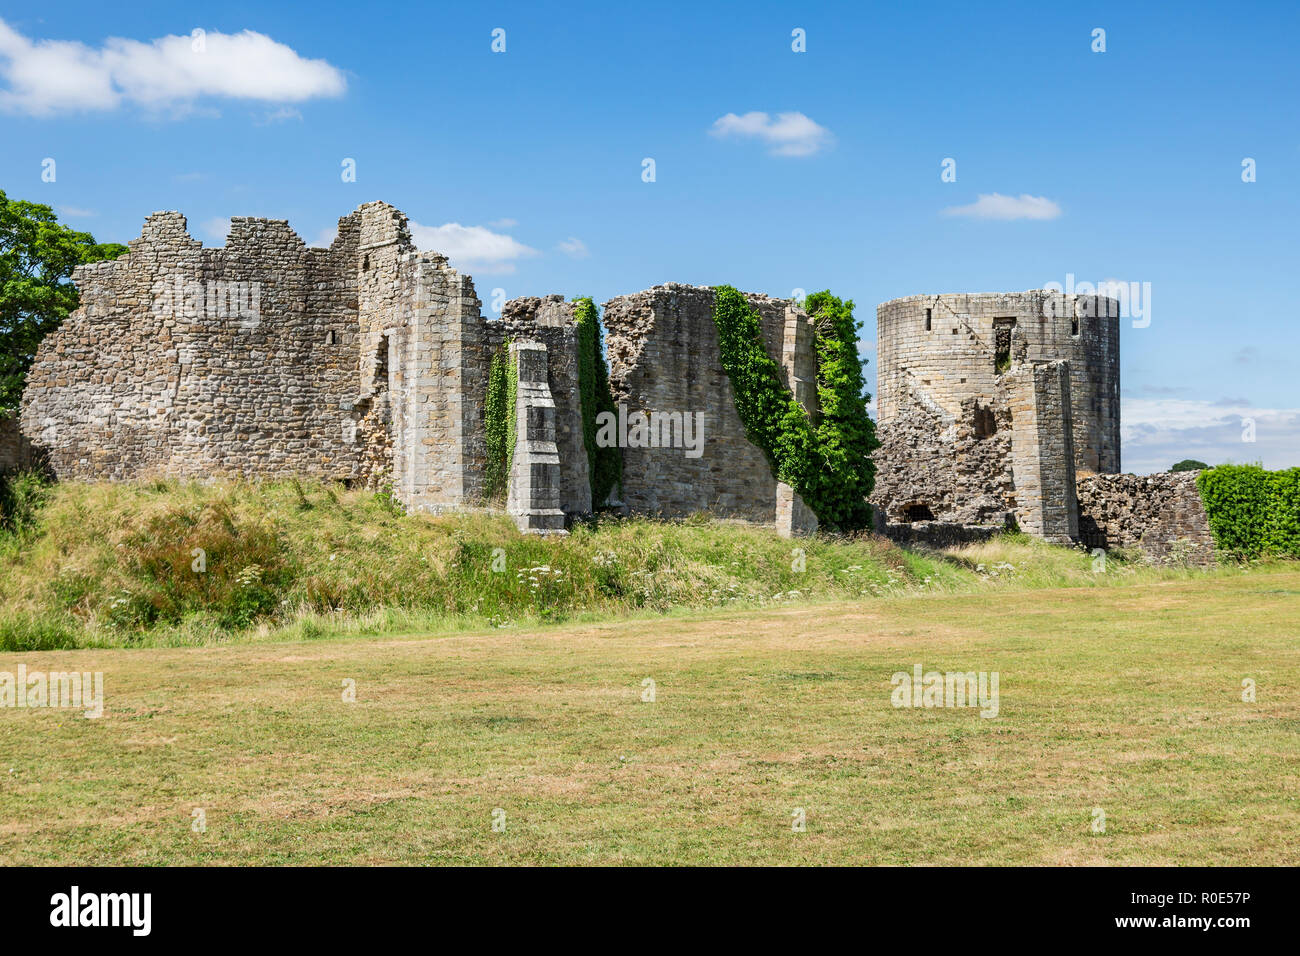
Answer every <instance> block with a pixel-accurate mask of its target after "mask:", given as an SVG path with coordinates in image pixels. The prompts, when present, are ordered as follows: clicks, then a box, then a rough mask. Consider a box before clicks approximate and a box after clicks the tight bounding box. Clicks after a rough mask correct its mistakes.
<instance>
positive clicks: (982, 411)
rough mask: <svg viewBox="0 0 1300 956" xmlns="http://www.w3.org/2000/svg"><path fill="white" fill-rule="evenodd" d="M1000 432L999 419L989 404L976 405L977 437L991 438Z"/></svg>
mask: <svg viewBox="0 0 1300 956" xmlns="http://www.w3.org/2000/svg"><path fill="white" fill-rule="evenodd" d="M997 433H998V421H997V419H996V418H995V417H994V415H993V409H992V408H991V407H990V406H988V405H976V406H975V437H976V438H991V437H993V436H994V435H996V434H997Z"/></svg>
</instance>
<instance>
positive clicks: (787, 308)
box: [0, 202, 816, 533]
mask: <svg viewBox="0 0 1300 956" xmlns="http://www.w3.org/2000/svg"><path fill="white" fill-rule="evenodd" d="M129 248H130V251H129V253H128V254H127V255H125V256H123V257H122V258H120V259H118V260H116V261H111V262H102V263H96V264H94V265H89V266H82V267H80V268H79V269H78V270H77V272H76V274H75V276H74V281H75V282H76V283H77V285H78V287H79V290H80V292H81V306H80V308H78V309H77V311H76V312H74V313H73V314H72V315H71V316H69V317H68V319H67V320H66V321H64V323H63V324H62V325H61V326H60V328H59V329H58V330H57V331H56V332H54V333H53V334H51V335H50V336H48V337H47V338H46V339H45V341H43V342H42V343H41V346H40V349H39V351H38V354H37V357H36V361H35V364H34V365H33V367H32V369H31V371H30V373H29V376H28V386H27V389H26V391H25V393H24V396H23V406H22V414H21V425H20V428H21V441H22V442H24V443H26V444H23V445H22V446H21V447H22V448H23V449H24V454H26V449H27V446H28V444H30V446H31V447H32V449H33V450H34V451H35V452H44V453H46V454H48V456H49V460H50V465H51V468H52V469H53V471H54V473H55V474H56V475H57V476H58V477H60V478H63V479H87V480H102V479H109V480H129V479H136V478H146V477H155V476H163V477H176V478H198V479H209V478H220V477H235V476H248V477H271V478H274V477H283V476H286V475H300V476H308V477H314V478H319V479H323V480H338V481H344V482H348V483H353V484H356V485H359V486H363V487H372V488H381V487H387V488H391V490H392V492H393V493H394V494H395V495H396V496H397V497H398V499H399V500H400V501H402V502H403V504H405V506H406V507H407V508H408V509H411V510H416V511H441V510H445V509H450V508H466V507H477V506H481V505H483V504H484V503H485V502H484V501H483V495H484V476H485V472H486V467H487V460H486V458H487V449H486V435H485V427H484V425H485V423H484V411H483V405H484V398H485V395H486V389H487V379H488V371H489V368H490V365H491V360H492V356H493V354H495V353H497V352H499V351H500V350H501V349H502V348H504V347H506V343H507V342H509V343H510V345H509V347H510V348H511V349H512V350H513V352H514V354H515V355H516V357H517V358H518V359H519V362H518V368H519V382H518V390H517V401H516V409H515V412H516V415H517V425H518V429H517V443H516V448H515V450H514V457H513V467H512V470H511V475H510V480H509V483H508V488H507V496H506V498H507V509H508V510H509V511H510V512H511V514H513V515H514V517H515V518H516V520H517V521H518V523H519V524H520V526H521V527H523V528H526V529H529V530H538V531H557V530H562V528H563V526H564V524H565V523H566V521H569V520H571V519H572V518H573V517H574V516H576V515H581V514H586V513H588V512H590V511H591V510H592V508H593V504H595V505H597V506H600V505H604V504H606V503H605V502H595V503H593V502H592V501H591V487H590V480H589V475H588V458H587V454H586V448H585V445H584V434H583V425H582V409H581V397H580V396H581V389H580V387H579V384H580V383H579V381H578V376H579V369H580V362H579V354H578V344H577V335H576V327H575V323H574V321H573V305H572V303H569V302H565V301H564V300H563V298H562V297H560V296H554V295H553V296H547V297H545V298H536V297H530V298H526V299H516V300H513V301H512V302H508V303H506V305H505V307H504V309H503V310H502V319H501V320H500V321H493V320H488V319H487V318H485V317H484V316H483V315H482V306H481V303H480V302H479V300H478V297H477V296H476V294H475V291H474V285H473V281H472V280H471V279H470V277H469V276H466V275H461V274H460V273H458V272H457V271H456V270H454V269H452V268H450V267H449V266H448V264H447V259H446V258H445V257H444V256H441V255H438V254H436V253H421V252H419V251H418V250H416V249H415V247H414V246H413V245H412V242H411V237H410V232H409V229H408V226H407V220H406V217H405V216H404V215H403V214H402V213H401V212H399V211H398V210H397V209H395V208H393V207H392V206H390V205H388V204H386V203H381V202H375V203H367V204H365V205H364V206H361V207H360V208H359V209H357V210H356V211H355V212H353V213H352V214H350V215H348V216H345V217H343V218H342V219H340V220H339V230H338V236H337V238H336V239H335V240H334V242H333V243H332V244H331V246H330V248H329V249H314V248H308V247H307V246H306V244H305V243H304V242H303V241H302V240H301V239H300V238H299V237H298V236H297V235H296V234H295V233H294V232H293V230H291V229H290V228H289V225H288V223H287V222H284V221H283V220H265V219H242V218H239V219H234V220H232V225H231V231H230V235H229V237H228V239H227V242H226V245H225V246H224V247H219V248H211V249H205V248H203V246H202V244H201V243H200V242H198V241H197V240H194V239H192V238H191V237H190V236H189V234H188V232H187V229H186V221H185V217H184V216H182V215H181V214H180V213H176V212H160V213H155V214H153V215H152V216H150V217H149V218H148V219H147V220H146V222H145V225H144V229H143V231H142V233H141V235H140V237H139V238H138V239H135V240H133V241H132V242H131V243H130V245H129ZM712 296H713V294H712V292H711V290H709V289H700V288H694V287H690V286H664V287H659V288H657V289H652V290H650V291H649V292H645V293H640V294H638V295H635V296H624V297H621V298H619V299H616V300H614V302H612V303H610V306H609V312H610V313H611V315H612V320H613V325H612V326H611V329H612V334H611V336H610V350H611V357H612V359H613V360H614V364H615V367H616V373H617V377H616V383H617V386H618V387H619V388H620V395H621V397H622V400H623V401H624V402H625V403H627V404H628V405H630V406H631V407H633V408H634V409H637V410H645V411H652V412H654V413H656V414H658V413H660V412H663V413H664V421H666V422H668V423H669V426H670V428H671V427H672V426H673V425H674V424H678V426H679V427H680V424H679V423H680V416H681V415H683V414H685V413H687V412H699V413H701V415H702V416H703V420H704V421H705V422H706V431H705V434H704V445H703V449H702V452H701V455H700V457H699V458H686V457H685V456H684V454H683V449H682V448H681V447H680V444H679V443H677V444H675V443H674V440H673V439H672V438H671V436H669V437H670V440H669V441H668V442H667V443H666V444H662V445H660V444H657V443H656V444H652V445H648V446H647V447H627V448H625V449H624V450H623V451H624V454H625V455H626V456H627V458H628V459H629V460H630V467H625V470H624V480H623V494H624V498H625V500H626V502H627V504H628V505H630V506H631V510H633V511H639V512H642V513H650V514H664V515H682V514H689V513H692V512H695V511H706V510H707V511H710V512H712V513H714V514H716V515H719V516H722V517H734V518H743V519H747V520H753V521H761V522H765V523H776V522H778V520H779V521H780V523H781V528H782V530H784V531H785V532H786V533H793V532H795V531H800V530H807V529H810V528H811V527H813V526H814V524H815V519H814V518H813V517H812V515H811V514H810V513H809V512H808V509H806V508H804V507H803V504H802V502H801V501H799V500H798V497H797V496H795V495H794V494H793V492H792V491H791V490H790V489H788V488H784V489H783V488H780V487H778V483H777V482H776V481H775V479H774V478H773V477H772V474H771V469H770V467H769V465H768V463H767V461H766V459H765V458H764V456H763V454H762V452H761V451H759V450H758V449H757V448H755V447H754V446H753V445H751V444H750V443H749V442H748V440H747V439H746V438H745V437H744V430H743V428H742V427H741V425H740V421H739V419H738V417H737V415H736V412H735V409H734V403H733V401H732V396H731V388H730V383H729V382H728V381H727V379H726V374H725V372H724V371H723V370H722V367H721V364H720V359H719V356H718V348H717V337H716V331H715V330H714V327H713V322H712V315H711V307H712ZM751 301H752V302H753V303H754V304H755V306H756V307H757V308H759V310H760V312H761V314H762V315H763V317H764V337H765V341H766V344H767V346H768V350H769V352H770V354H772V356H773V357H774V358H775V359H777V360H778V361H779V362H782V363H783V367H784V368H785V369H786V373H787V380H788V382H789V383H790V384H791V387H792V388H794V389H795V391H796V393H797V394H798V395H799V396H800V397H801V400H805V401H811V402H815V400H816V390H815V387H814V384H813V383H814V380H815V377H816V360H815V355H814V354H813V351H812V347H811V341H812V336H811V327H810V326H809V325H808V319H807V316H806V315H804V314H803V313H802V311H801V310H799V309H798V308H796V307H795V306H794V305H793V304H791V303H789V302H786V301H783V300H777V299H768V298H767V297H765V296H753V297H751ZM674 416H678V417H677V418H675V417H674ZM0 437H4V436H0ZM11 445H12V446H13V448H14V449H15V451H14V453H13V454H14V456H16V455H17V454H18V452H17V450H16V449H18V448H19V447H20V444H19V436H18V435H15V436H14V437H13V439H12V441H11V440H10V439H9V438H4V443H3V448H5V449H8V448H9V447H10V446H11ZM5 454H9V452H7V451H6V452H5Z"/></svg>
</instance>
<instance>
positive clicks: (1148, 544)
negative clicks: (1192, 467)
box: [1078, 471, 1215, 564]
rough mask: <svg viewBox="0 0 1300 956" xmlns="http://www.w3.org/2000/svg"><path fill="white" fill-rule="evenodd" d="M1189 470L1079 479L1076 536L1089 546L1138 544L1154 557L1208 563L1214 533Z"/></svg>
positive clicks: (1105, 546) (1165, 559) (1211, 551)
mask: <svg viewBox="0 0 1300 956" xmlns="http://www.w3.org/2000/svg"><path fill="white" fill-rule="evenodd" d="M1196 475H1197V472H1194V471H1183V472H1173V473H1165V474H1157V475H1089V476H1087V477H1084V478H1081V479H1079V482H1078V489H1079V491H1078V493H1079V536H1080V541H1081V542H1082V543H1083V544H1084V545H1086V546H1087V547H1089V548H1138V549H1140V550H1141V551H1142V552H1143V554H1145V555H1146V556H1147V558H1148V559H1150V560H1151V561H1153V562H1156V563H1192V564H1211V563H1213V561H1214V558H1215V548H1214V535H1213V534H1212V533H1211V531H1210V523H1209V520H1208V519H1207V518H1206V515H1205V505H1204V503H1203V502H1202V501H1201V493H1200V491H1199V490H1198V488H1197V487H1196Z"/></svg>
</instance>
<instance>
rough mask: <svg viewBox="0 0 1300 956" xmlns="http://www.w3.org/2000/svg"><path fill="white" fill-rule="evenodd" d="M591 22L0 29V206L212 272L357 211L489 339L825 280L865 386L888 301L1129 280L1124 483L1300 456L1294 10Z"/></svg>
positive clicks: (398, 17) (671, 11) (207, 22)
mask: <svg viewBox="0 0 1300 956" xmlns="http://www.w3.org/2000/svg"><path fill="white" fill-rule="evenodd" d="M612 6H613V5H610V4H607V3H592V4H568V5H549V4H548V5H542V4H531V3H530V4H484V5H477V4H446V5H443V4H439V5H424V4H407V5H392V6H388V5H385V6H383V7H380V6H377V5H364V4H357V3H355V2H348V3H328V2H319V3H312V4H310V5H307V4H303V5H301V6H299V7H297V8H293V7H287V8H282V9H277V10H272V9H268V8H267V7H266V6H265V5H263V4H252V3H225V4H222V5H220V6H217V5H212V4H202V5H192V6H187V5H185V4H181V3H166V4H163V3H158V4H151V3H138V4H131V5H121V4H118V5H107V4H81V3H67V4H54V5H38V6H33V5H17V4H6V5H3V6H0V21H2V22H3V26H2V27H0V141H2V142H3V143H4V144H5V145H4V149H3V150H0V188H3V189H4V190H5V191H6V192H8V193H9V195H10V196H13V197H21V198H25V199H33V200H39V201H43V202H47V203H50V204H52V205H54V206H55V207H56V208H58V209H60V210H61V212H62V215H63V218H64V219H65V220H66V221H68V222H69V223H71V224H72V225H74V226H76V227H78V228H84V229H88V230H90V231H92V232H93V233H94V234H95V235H96V237H97V238H100V239H103V240H118V241H126V240H128V239H130V238H133V237H134V236H136V235H138V234H139V229H140V224H141V222H142V221H143V219H144V217H145V216H146V215H148V214H149V213H150V212H152V211H154V210H158V209H179V210H181V211H182V212H184V213H185V214H186V215H187V216H188V217H189V222H190V231H191V234H193V235H194V236H196V237H197V238H200V239H202V240H203V241H204V242H205V243H208V244H219V243H220V242H221V241H222V238H223V236H222V224H223V222H224V220H226V219H228V218H229V217H231V216H239V215H254V216H268V217H274V218H286V219H288V220H289V221H290V223H291V224H292V225H293V226H294V227H295V228H296V229H297V231H298V232H299V234H300V235H302V236H303V237H304V238H305V239H307V240H308V241H309V242H316V241H319V240H321V239H322V238H327V237H328V235H329V231H330V230H331V229H332V227H333V225H334V223H335V222H336V220H337V219H338V217H339V216H341V215H344V214H346V213H347V212H349V211H350V210H352V209H354V208H355V207H356V206H358V205H360V204H361V203H363V202H367V201H370V200H373V199H384V200H386V201H388V202H391V203H393V204H394V205H397V206H398V207H400V208H401V209H403V210H404V211H405V212H406V213H407V214H408V215H409V216H410V217H411V219H412V221H413V222H414V223H415V224H416V225H417V226H418V227H419V228H417V229H416V238H417V240H419V243H420V245H421V246H422V247H424V248H439V249H440V251H445V252H450V253H451V255H452V259H453V263H454V264H456V265H458V267H461V268H463V269H464V270H465V271H468V272H470V273H471V274H472V275H473V276H474V277H475V284H476V287H477V289H478V291H479V296H480V298H481V299H483V300H484V303H485V307H487V308H488V311H489V312H490V311H491V310H490V304H491V298H492V293H493V290H494V289H498V288H499V289H503V290H504V292H505V295H506V296H508V297H514V296H518V295H540V294H546V293H550V292H560V293H563V294H565V295H569V296H572V295H592V296H594V297H595V298H596V300H597V301H598V302H600V301H604V300H605V299H607V298H609V297H611V296H613V295H618V294H621V293H626V292H633V291H636V290H639V289H643V288H647V287H649V286H651V285H655V284H658V283H662V282H668V281H677V282H690V283H699V284H717V283H724V282H725V283H730V284H733V285H736V286H739V287H741V288H744V289H747V290H753V291H761V292H767V293H770V294H773V295H781V296H788V295H790V294H791V291H792V290H794V289H796V288H802V289H808V290H813V289H820V288H825V287H829V288H830V289H832V290H833V291H835V292H836V293H837V294H839V295H842V296H846V297H851V298H852V299H854V300H855V301H856V302H857V303H858V315H859V317H860V318H862V319H863V320H864V322H865V325H864V329H863V339H864V342H863V354H864V356H865V357H867V358H868V359H870V360H871V365H869V366H868V369H869V377H870V379H871V381H872V385H873V387H874V358H875V350H874V339H875V321H874V319H875V306H876V304H877V303H879V302H881V301H884V300H886V299H890V298H894V297H896V296H902V295H912V294H916V293H922V292H959V291H1018V290H1023V289H1029V288H1039V287H1042V286H1044V285H1046V284H1048V283H1052V282H1056V283H1061V284H1065V283H1066V282H1067V277H1068V276H1070V275H1073V276H1074V277H1075V281H1076V282H1082V281H1088V282H1100V281H1104V280H1111V279H1119V280H1122V281H1125V282H1138V283H1150V286H1149V288H1150V290H1151V301H1150V303H1149V305H1150V324H1149V325H1146V326H1145V327H1138V328H1135V327H1133V325H1132V322H1130V321H1125V322H1124V323H1123V333H1122V356H1123V368H1122V381H1123V397H1124V403H1123V418H1124V422H1125V448H1124V467H1125V468H1126V469H1127V470H1136V471H1150V470H1159V469H1163V468H1167V467H1168V465H1169V464H1171V463H1172V462H1173V461H1176V460H1178V459H1179V458H1183V457H1187V456H1192V457H1198V458H1203V459H1205V460H1207V461H1209V462H1211V463H1217V462H1220V461H1225V460H1233V461H1254V460H1262V461H1263V462H1264V463H1265V464H1266V465H1268V466H1270V467H1281V466H1289V465H1297V464H1300V384H1298V382H1297V378H1298V376H1297V374H1296V373H1297V372H1298V371H1300V361H1298V360H1297V354H1298V353H1300V303H1298V302H1297V300H1296V297H1295V296H1294V295H1293V294H1291V293H1292V286H1293V284H1294V278H1295V276H1296V274H1297V272H1300V269H1297V264H1298V263H1297V251H1300V242H1298V240H1297V225H1296V223H1297V221H1300V216H1298V215H1297V214H1298V213H1300V208H1298V207H1300V202H1298V199H1300V187H1298V186H1297V182H1298V181H1300V125H1298V124H1297V122H1296V119H1297V116H1296V112H1297V103H1300V97H1298V96H1297V93H1300V85H1298V84H1297V80H1298V79H1300V67H1297V65H1296V64H1297V58H1296V56H1295V55H1294V53H1293V51H1292V49H1291V45H1292V44H1294V42H1295V40H1296V37H1297V36H1298V35H1300V30H1297V27H1300V6H1298V5H1296V4H1294V3H1290V2H1271V3H1257V4H1251V3H1236V4H1226V3H1225V4H1219V5H1208V4H1195V3H1190V4H1178V5H1176V6H1171V7H1170V8H1169V9H1165V10H1157V9H1154V8H1151V9H1135V8H1134V7H1135V5H1132V4H1071V5H1068V9H1067V8H1065V5H1061V6H1062V9H1044V8H1046V7H1049V6H1056V5H1046V4H1030V3H1026V4H998V3H991V4H980V5H970V4H952V5H948V4H944V3H927V4H924V5H919V6H916V7H914V8H904V7H903V5H898V4H891V5H887V6H880V7H878V8H867V7H864V6H862V5H858V4H833V5H832V4H825V5H816V4H812V5H810V4H764V3H754V2H749V3H737V4H727V5H722V4H714V5H708V6H706V5H703V4H698V3H690V4H685V3H683V4H674V3H665V2H656V3H654V4H644V5H617V9H612ZM496 28H500V29H503V30H505V52H502V53H497V52H493V50H492V42H493V37H492V31H493V30H494V29H496ZM796 28H798V29H802V30H803V31H805V35H806V52H794V51H793V50H792V43H793V42H794V41H793V39H792V31H793V30H795V29H796ZM1097 28H1101V29H1104V30H1105V46H1106V49H1105V52H1094V50H1093V46H1094V37H1093V31H1094V30H1095V29H1097ZM195 29H202V30H204V31H206V33H205V43H206V45H205V48H204V50H203V51H202V53H198V52H195V51H194V49H193V41H192V38H191V33H192V31H194V30H195ZM243 31H253V32H255V33H256V34H261V35H262V37H261V38H257V37H248V36H242V37H241V36H238V35H241V34H243ZM168 37H172V38H175V39H172V40H166V39H165V38H168ZM114 38H116V39H114ZM180 38H183V39H180ZM46 41H69V42H70V43H71V44H79V46H78V45H68V43H60V44H56V45H54V46H50V45H48V44H47V42H46ZM123 41H131V42H123ZM196 57H204V59H196ZM756 114H766V115H765V116H764V115H756ZM47 158H50V159H54V160H55V163H56V167H55V169H56V176H55V180H54V182H45V181H43V180H42V170H43V166H42V163H43V160H45V159H47ZM345 158H350V159H353V160H355V162H356V181H355V182H344V181H342V177H341V175H340V173H341V163H342V161H343V160H344V159H345ZM646 158H652V159H653V160H654V162H655V181H654V182H645V181H643V178H642V169H643V160H644V159H646ZM947 158H951V159H953V160H955V162H956V181H955V182H944V181H942V179H941V173H942V171H943V170H942V163H943V161H944V160H945V159H947ZM1247 158H1250V159H1253V160H1254V161H1255V170H1256V181H1255V182H1250V183H1246V182H1243V181H1242V163H1243V160H1245V159H1247ZM981 197H985V198H983V199H981ZM954 210H957V212H954ZM999 216H1002V217H1020V218H998V217H999ZM1243 419H1251V420H1253V422H1254V438H1255V440H1254V442H1246V441H1243V440H1242V438H1243V434H1244V433H1245V432H1246V429H1245V428H1244V426H1243Z"/></svg>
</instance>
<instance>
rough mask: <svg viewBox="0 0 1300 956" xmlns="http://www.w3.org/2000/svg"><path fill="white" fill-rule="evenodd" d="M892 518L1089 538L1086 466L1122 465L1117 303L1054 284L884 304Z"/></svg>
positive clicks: (885, 429) (887, 487)
mask: <svg viewBox="0 0 1300 956" xmlns="http://www.w3.org/2000/svg"><path fill="white" fill-rule="evenodd" d="M877 328H878V333H877V334H878V352H877V354H878V358H879V362H880V366H879V369H878V381H879V385H878V395H877V407H878V409H879V424H880V435H881V442H882V447H881V450H880V452H879V453H878V455H877V462H878V467H879V472H878V474H877V478H876V489H875V492H874V493H873V495H872V502H873V503H874V504H876V505H877V506H878V507H879V508H880V509H881V510H882V511H883V513H884V519H885V521H886V523H887V525H888V524H911V523H914V522H918V521H939V522H944V523H949V524H955V525H967V526H990V525H1002V524H1009V523H1012V522H1014V523H1016V524H1017V525H1019V526H1020V527H1021V528H1023V529H1024V530H1025V531H1027V532H1029V533H1031V534H1035V535H1038V536H1040V537H1044V538H1048V539H1049V540H1055V541H1068V540H1072V539H1075V538H1077V536H1078V511H1077V506H1076V503H1075V487H1074V486H1075V479H1076V475H1084V474H1093V473H1097V472H1112V471H1117V470H1118V468H1119V319H1118V308H1117V305H1116V304H1115V303H1114V300H1111V299H1105V298H1100V297H1096V296H1073V295H1070V296H1066V295H1060V294H1056V293H1050V292H1039V291H1034V292H1024V293H1007V294H975V295H922V296H910V297H908V298H905V299H895V300H893V301H890V302H885V303H883V304H882V305H881V306H880V307H879V309H878V310H877Z"/></svg>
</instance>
